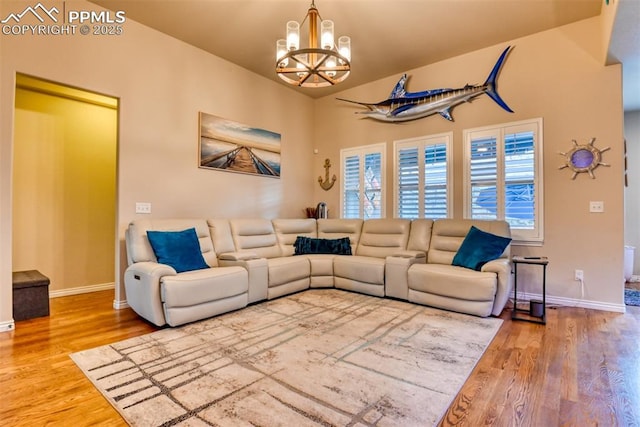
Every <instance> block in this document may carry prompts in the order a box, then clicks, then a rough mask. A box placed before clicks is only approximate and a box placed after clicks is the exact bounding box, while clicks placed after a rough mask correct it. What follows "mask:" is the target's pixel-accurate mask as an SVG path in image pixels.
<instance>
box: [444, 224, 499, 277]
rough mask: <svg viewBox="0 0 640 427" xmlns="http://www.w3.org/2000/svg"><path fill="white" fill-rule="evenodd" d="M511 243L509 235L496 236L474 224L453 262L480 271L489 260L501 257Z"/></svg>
mask: <svg viewBox="0 0 640 427" xmlns="http://www.w3.org/2000/svg"><path fill="white" fill-rule="evenodd" d="M509 243H511V239H510V238H508V237H502V236H496V235H495V234H491V233H487V232H486V231H482V230H480V229H478V228H476V227H474V226H473V225H472V226H471V229H470V230H469V232H468V233H467V236H466V237H465V238H464V240H463V241H462V245H460V248H459V249H458V252H457V253H456V255H455V256H454V257H453V262H452V263H451V264H452V265H457V266H460V267H466V268H470V269H472V270H477V271H480V269H481V268H482V266H483V265H485V264H486V263H487V262H489V261H491V260H494V259H498V258H500V255H502V253H503V252H504V250H505V248H506V247H507V246H509Z"/></svg>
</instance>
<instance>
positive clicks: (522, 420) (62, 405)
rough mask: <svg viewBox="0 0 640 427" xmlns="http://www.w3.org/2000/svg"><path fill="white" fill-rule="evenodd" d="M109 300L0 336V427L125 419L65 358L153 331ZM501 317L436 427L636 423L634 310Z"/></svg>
mask: <svg viewBox="0 0 640 427" xmlns="http://www.w3.org/2000/svg"><path fill="white" fill-rule="evenodd" d="M112 300H113V293H112V292H111V291H105V292H96V293H92V294H84V295H76V296H70V297H64V298H56V299H52V300H51V316H49V317H43V318H38V319H32V320H27V321H23V322H18V323H17V327H16V330H15V331H14V332H7V333H0V393H1V396H0V425H2V426H44V425H52V426H57V425H61V426H89V425H101V426H103V425H104V426H124V425H126V423H125V422H124V421H123V420H122V418H121V417H120V415H119V414H118V413H117V412H116V411H115V410H114V409H113V408H112V407H111V405H110V404H109V403H108V402H107V401H106V400H105V399H104V398H103V397H102V395H101V394H100V393H99V392H98V391H97V390H96V389H95V388H94V387H93V385H92V384H91V383H90V382H89V381H88V380H87V379H86V378H85V376H84V375H83V374H82V372H81V371H80V370H79V369H78V368H77V367H76V366H75V364H74V363H73V361H72V360H71V359H70V358H69V356H68V355H69V354H70V353H73V352H76V351H79V350H83V349H88V348H93V347H96V346H99V345H103V344H108V343H111V342H116V341H120V340H123V339H126V338H129V337H133V336H137V335H142V334H146V333H148V332H151V331H153V330H155V329H157V328H155V327H154V326H152V325H150V324H148V323H147V322H145V321H143V320H141V319H140V318H138V317H137V316H136V315H135V314H134V313H133V312H132V311H131V310H129V309H126V310H114V309H113V308H112ZM502 317H503V319H504V324H503V326H502V328H501V329H500V331H499V332H498V335H497V336H496V338H495V339H494V340H493V342H492V343H491V345H490V347H489V348H488V349H487V352H486V353H485V355H484V356H483V358H482V359H481V360H480V362H479V363H478V365H477V366H476V369H475V370H474V372H473V373H472V375H471V376H470V378H469V379H468V381H467V382H466V384H465V385H464V387H463V388H462V390H461V391H460V393H459V394H458V396H457V397H456V399H455V400H454V402H453V404H452V405H451V407H450V408H449V410H448V412H447V413H446V414H445V416H444V418H443V420H442V422H441V425H442V426H449V425H465V426H480V425H495V426H545V427H546V426H638V425H640V307H627V313H626V314H619V313H609V312H602V311H595V310H586V309H579V308H557V309H550V310H548V311H547V325H546V326H544V325H537V324H531V323H527V322H517V321H516V322H513V321H511V320H510V318H509V313H507V312H505V313H504V314H503V316H502ZM425 404H428V402H425ZM403 427H404V426H403Z"/></svg>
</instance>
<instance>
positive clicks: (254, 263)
mask: <svg viewBox="0 0 640 427" xmlns="http://www.w3.org/2000/svg"><path fill="white" fill-rule="evenodd" d="M218 265H220V267H228V266H239V267H243V268H244V269H245V270H247V273H249V304H251V303H253V302H257V301H262V300H266V299H267V290H268V289H269V283H268V279H269V272H268V263H267V259H266V258H259V257H258V256H257V255H256V254H255V253H252V252H228V253H225V254H222V255H220V257H219V259H218Z"/></svg>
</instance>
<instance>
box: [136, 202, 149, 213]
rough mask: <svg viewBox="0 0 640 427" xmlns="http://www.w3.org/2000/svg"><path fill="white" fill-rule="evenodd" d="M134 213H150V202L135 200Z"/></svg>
mask: <svg viewBox="0 0 640 427" xmlns="http://www.w3.org/2000/svg"><path fill="white" fill-rule="evenodd" d="M136 213H139V214H150V213H151V203H143V202H136Z"/></svg>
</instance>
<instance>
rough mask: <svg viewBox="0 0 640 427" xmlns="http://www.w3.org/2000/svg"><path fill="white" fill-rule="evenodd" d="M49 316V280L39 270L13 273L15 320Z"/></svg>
mask: <svg viewBox="0 0 640 427" xmlns="http://www.w3.org/2000/svg"><path fill="white" fill-rule="evenodd" d="M48 315H49V278H48V277H47V276H45V275H43V274H42V273H40V272H39V271H37V270H29V271H14V272H13V320H15V321H18V320H27V319H33V318H34V317H42V316H48Z"/></svg>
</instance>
